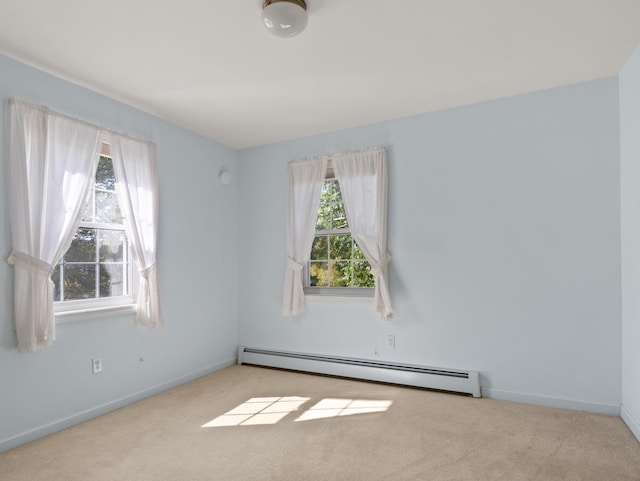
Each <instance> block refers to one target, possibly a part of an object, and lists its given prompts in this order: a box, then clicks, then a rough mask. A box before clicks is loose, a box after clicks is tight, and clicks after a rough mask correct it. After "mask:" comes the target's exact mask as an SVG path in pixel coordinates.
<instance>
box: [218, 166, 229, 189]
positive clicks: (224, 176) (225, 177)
mask: <svg viewBox="0 0 640 481" xmlns="http://www.w3.org/2000/svg"><path fill="white" fill-rule="evenodd" d="M218 180H219V181H220V183H221V184H222V185H230V184H231V174H230V173H229V171H228V170H227V169H225V168H222V169H220V172H219V173H218Z"/></svg>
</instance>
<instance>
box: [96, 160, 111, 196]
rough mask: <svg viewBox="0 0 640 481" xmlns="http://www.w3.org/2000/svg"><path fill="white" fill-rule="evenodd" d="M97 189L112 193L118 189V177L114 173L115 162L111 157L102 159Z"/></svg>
mask: <svg viewBox="0 0 640 481" xmlns="http://www.w3.org/2000/svg"><path fill="white" fill-rule="evenodd" d="M96 188H97V189H102V190H111V191H114V190H115V188H116V175H115V172H114V171H113V162H112V161H111V159H110V158H109V157H100V161H99V162H98V169H97V170H96Z"/></svg>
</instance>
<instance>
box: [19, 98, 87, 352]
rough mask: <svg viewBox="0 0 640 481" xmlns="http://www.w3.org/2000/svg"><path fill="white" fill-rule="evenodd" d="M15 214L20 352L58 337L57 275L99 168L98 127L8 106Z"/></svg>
mask: <svg viewBox="0 0 640 481" xmlns="http://www.w3.org/2000/svg"><path fill="white" fill-rule="evenodd" d="M7 121H8V128H9V179H10V182H9V210H10V219H11V235H12V242H13V252H12V253H11V255H10V256H9V258H8V260H7V262H9V264H12V265H13V266H14V312H15V314H14V316H15V325H16V332H17V337H18V350H20V351H35V350H36V349H38V348H40V347H42V346H45V345H47V344H50V343H51V342H52V341H53V340H54V339H55V322H54V313H53V283H52V281H51V274H52V272H53V270H54V266H55V265H56V264H57V263H58V262H59V261H60V259H61V258H62V256H63V255H64V253H65V252H66V251H67V249H68V248H69V245H70V243H71V241H72V239H73V234H74V232H75V224H76V220H77V219H78V214H79V211H80V208H81V207H82V205H83V200H84V198H85V196H86V194H87V192H88V189H89V186H90V185H91V183H92V180H93V178H94V176H95V170H96V167H97V163H98V157H97V146H98V137H99V130H98V128H97V127H95V126H92V125H89V124H85V123H82V122H78V121H74V120H72V119H69V118H66V117H64V116H62V115H58V114H56V113H54V112H51V111H49V110H48V109H46V108H44V107H41V106H35V105H31V104H28V103H26V102H22V101H19V100H16V99H10V100H9V101H8V103H7Z"/></svg>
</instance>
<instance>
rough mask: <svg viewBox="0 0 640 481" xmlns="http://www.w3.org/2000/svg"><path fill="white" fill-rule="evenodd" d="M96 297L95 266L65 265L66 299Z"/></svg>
mask: <svg viewBox="0 0 640 481" xmlns="http://www.w3.org/2000/svg"><path fill="white" fill-rule="evenodd" d="M94 297H96V266H95V264H65V266H64V298H65V299H66V300H71V299H91V298H94Z"/></svg>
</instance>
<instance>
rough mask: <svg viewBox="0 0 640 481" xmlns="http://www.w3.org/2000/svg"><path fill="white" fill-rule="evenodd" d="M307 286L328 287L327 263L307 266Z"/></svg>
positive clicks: (315, 263) (314, 263)
mask: <svg viewBox="0 0 640 481" xmlns="http://www.w3.org/2000/svg"><path fill="white" fill-rule="evenodd" d="M309 285H310V286H313V287H327V286H328V285H329V263H328V262H311V263H310V264H309Z"/></svg>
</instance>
